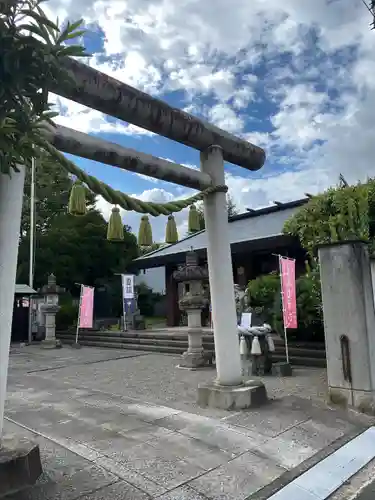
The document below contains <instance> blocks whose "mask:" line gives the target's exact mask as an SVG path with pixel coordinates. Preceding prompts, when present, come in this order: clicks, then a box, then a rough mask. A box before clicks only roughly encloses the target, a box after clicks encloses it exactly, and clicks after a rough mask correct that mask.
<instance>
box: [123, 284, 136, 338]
mask: <svg viewBox="0 0 375 500" xmlns="http://www.w3.org/2000/svg"><path fill="white" fill-rule="evenodd" d="M121 283H122V308H123V316H124V330H126V315H127V314H128V315H131V314H133V313H135V311H136V300H135V292H134V274H122V275H121Z"/></svg>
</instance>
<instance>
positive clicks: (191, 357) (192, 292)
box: [173, 250, 209, 369]
mask: <svg viewBox="0 0 375 500" xmlns="http://www.w3.org/2000/svg"><path fill="white" fill-rule="evenodd" d="M173 277H174V279H175V280H176V281H177V282H181V283H182V285H183V294H182V297H181V299H180V301H179V306H180V309H181V311H186V314H187V320H188V332H187V333H188V350H187V351H186V352H184V354H183V355H182V361H181V363H180V367H182V368H190V369H196V368H199V367H201V366H204V365H205V364H206V359H205V357H204V355H203V354H204V353H203V344H202V336H203V331H202V320H201V314H202V310H203V309H204V308H205V307H206V306H207V304H208V302H209V300H208V298H207V296H206V292H205V290H204V287H203V282H204V281H205V280H207V279H208V270H207V268H205V267H202V266H200V265H199V264H198V255H197V253H196V252H194V251H193V250H192V251H190V252H188V253H187V254H186V264H185V265H184V266H182V267H181V268H180V269H178V270H177V271H175V272H174V273H173Z"/></svg>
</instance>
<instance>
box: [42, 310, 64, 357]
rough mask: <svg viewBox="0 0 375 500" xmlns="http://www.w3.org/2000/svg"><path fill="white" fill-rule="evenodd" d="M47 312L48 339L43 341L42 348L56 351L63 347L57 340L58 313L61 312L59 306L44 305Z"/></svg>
mask: <svg viewBox="0 0 375 500" xmlns="http://www.w3.org/2000/svg"><path fill="white" fill-rule="evenodd" d="M43 310H44V312H45V318H46V320H45V321H46V322H45V327H46V338H45V339H44V340H43V341H42V346H43V347H44V348H45V349H55V348H59V347H61V342H60V341H59V340H56V313H57V312H58V310H59V307H58V306H52V305H51V306H50V305H47V304H46V305H43Z"/></svg>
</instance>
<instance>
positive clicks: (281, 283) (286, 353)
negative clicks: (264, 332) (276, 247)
mask: <svg viewBox="0 0 375 500" xmlns="http://www.w3.org/2000/svg"><path fill="white" fill-rule="evenodd" d="M279 272H280V287H281V303H282V309H283V325H284V342H285V355H286V362H287V363H288V364H289V348H288V336H287V333H286V330H287V329H286V325H285V319H284V318H285V305H284V292H283V269H282V265H281V255H279Z"/></svg>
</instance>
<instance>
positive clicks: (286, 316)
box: [279, 256, 297, 329]
mask: <svg viewBox="0 0 375 500" xmlns="http://www.w3.org/2000/svg"><path fill="white" fill-rule="evenodd" d="M279 261H280V279H281V295H282V301H283V320H284V328H285V329H289V328H297V301H296V261H295V259H289V258H286V257H281V256H280V257H279Z"/></svg>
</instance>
